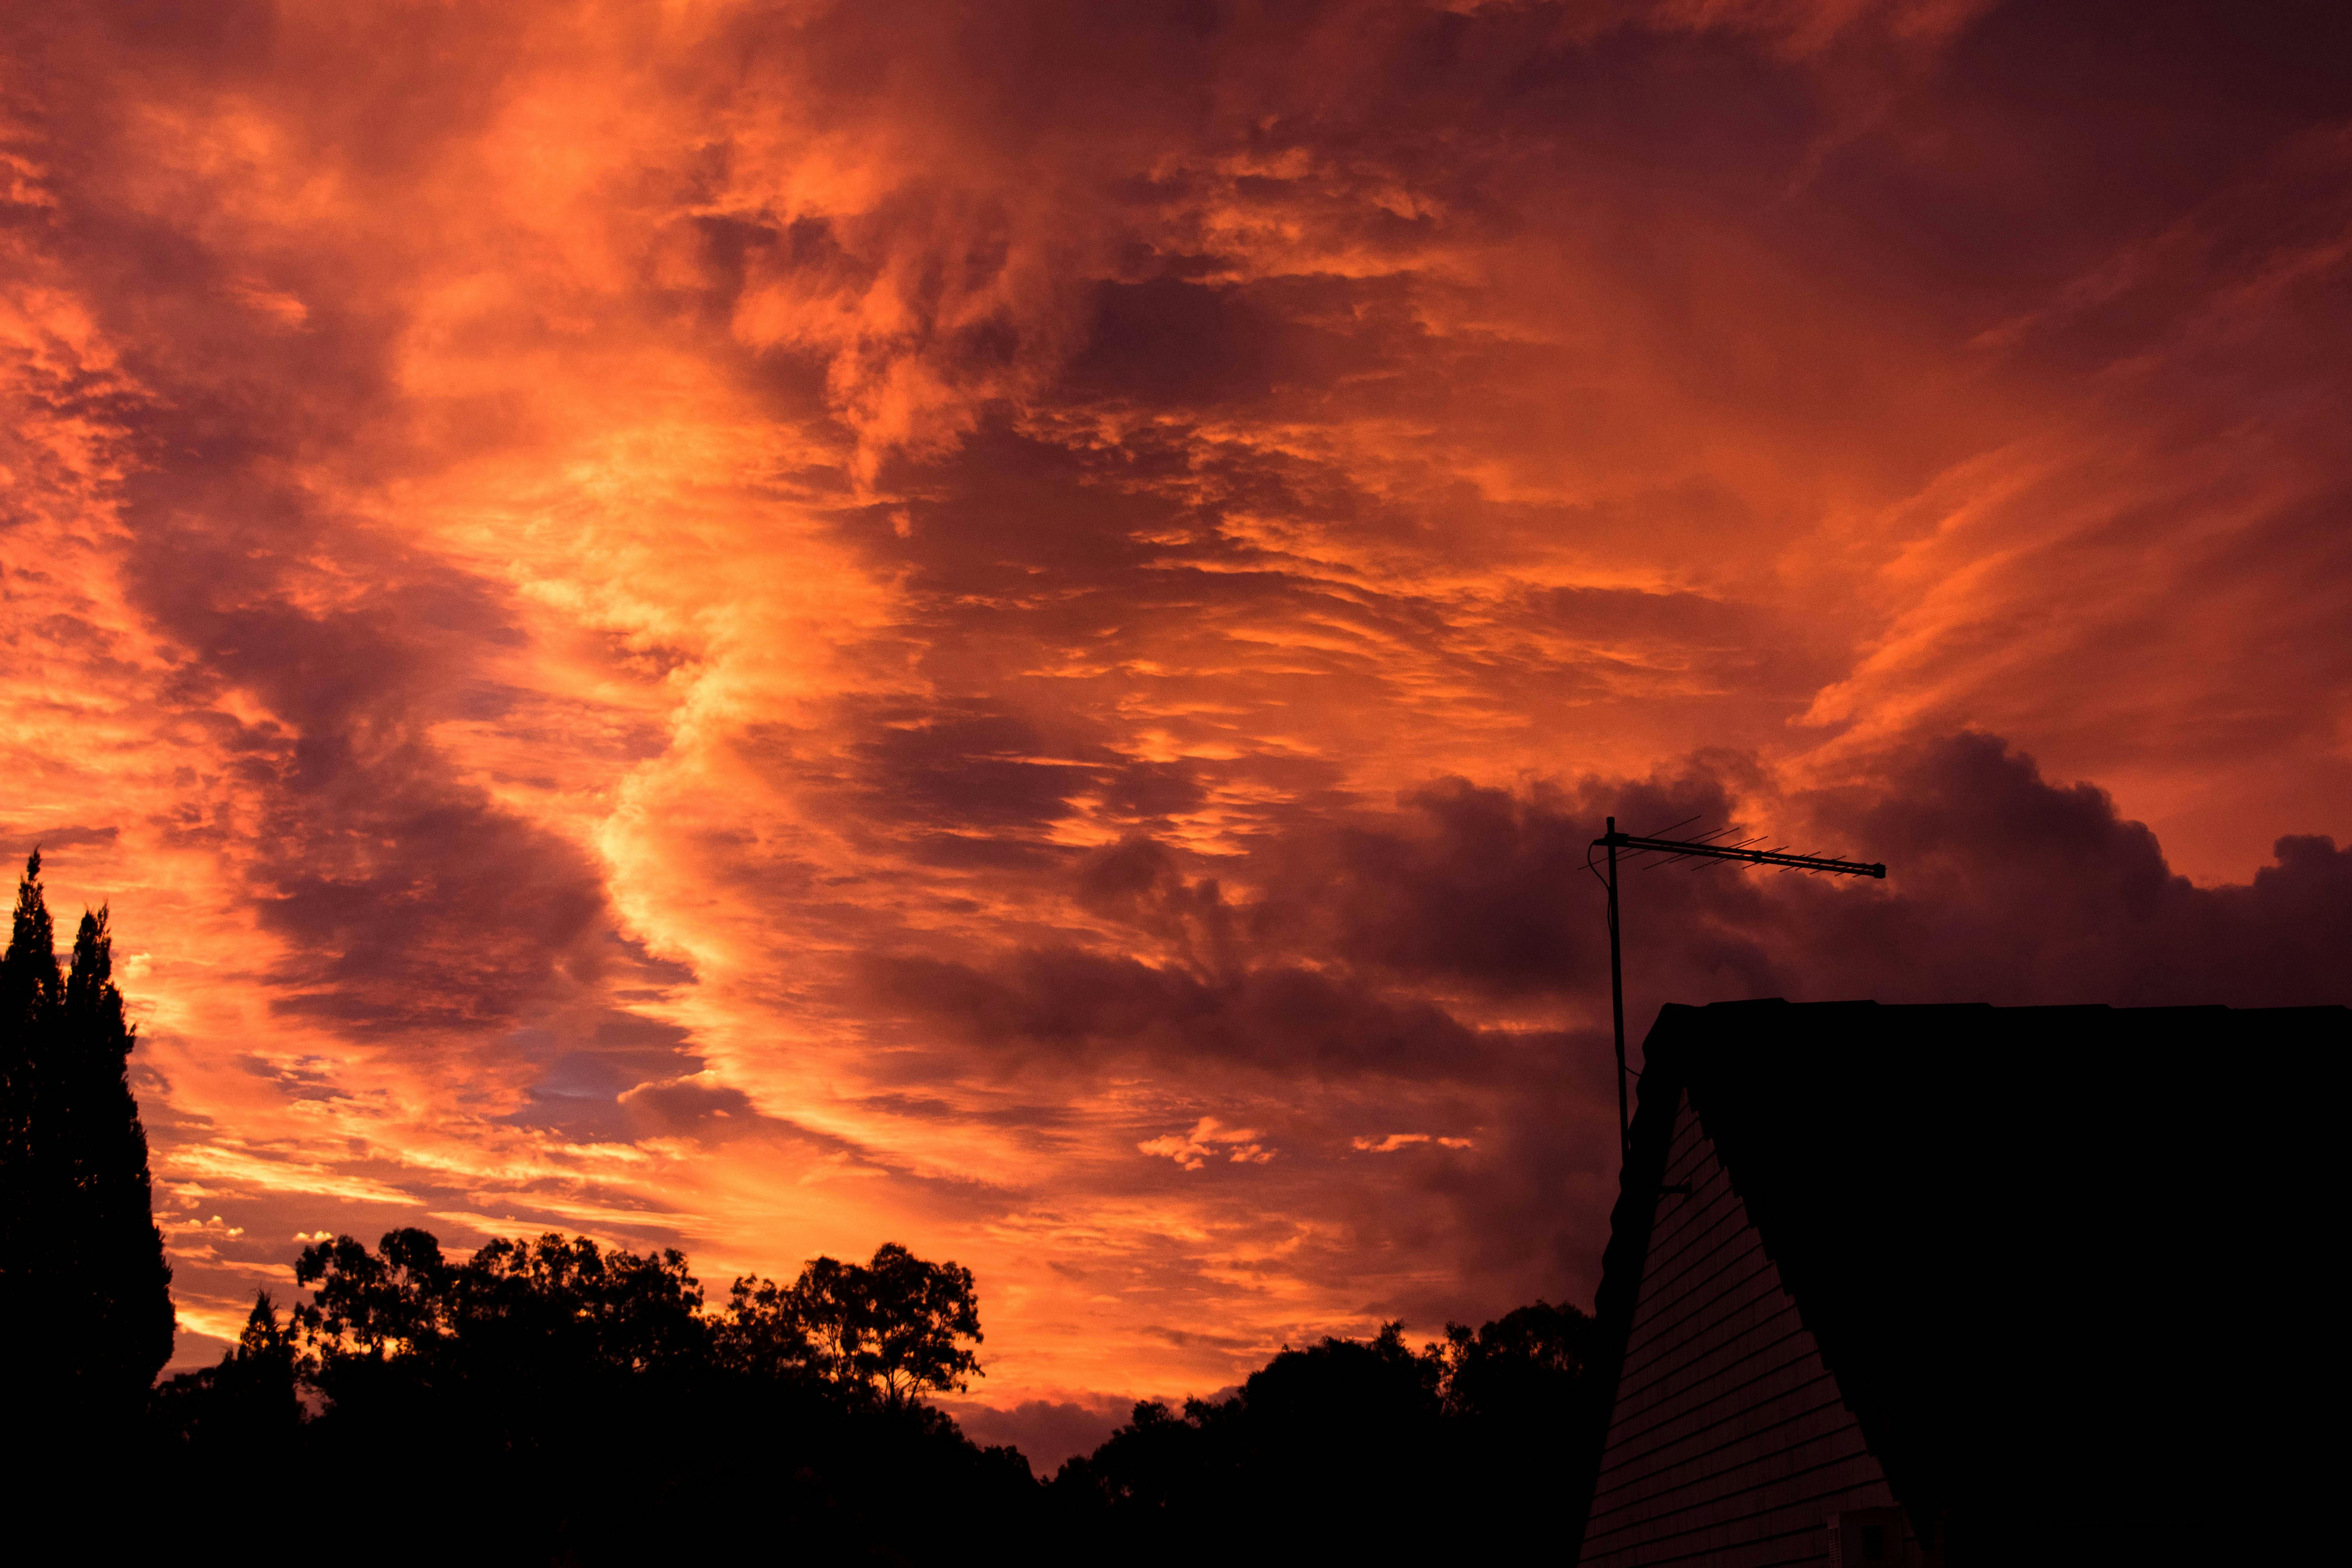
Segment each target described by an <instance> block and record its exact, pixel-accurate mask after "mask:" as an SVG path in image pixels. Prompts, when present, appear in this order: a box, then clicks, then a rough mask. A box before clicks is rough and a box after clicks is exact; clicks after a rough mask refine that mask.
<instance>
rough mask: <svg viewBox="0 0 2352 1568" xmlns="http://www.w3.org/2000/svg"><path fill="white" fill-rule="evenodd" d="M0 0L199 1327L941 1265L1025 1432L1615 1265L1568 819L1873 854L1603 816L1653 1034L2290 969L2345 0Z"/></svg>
mask: <svg viewBox="0 0 2352 1568" xmlns="http://www.w3.org/2000/svg"><path fill="white" fill-rule="evenodd" d="M7 15H8V19H9V23H10V31H11V36H12V37H15V38H17V39H19V40H21V44H20V47H17V48H16V49H13V50H12V51H11V58H10V60H9V62H8V63H7V64H6V65H5V67H0V71H5V79H0V276H5V279H6V280H7V285H8V287H7V289H6V291H5V299H0V396H5V400H6V404H7V417H6V418H5V420H0V498H5V499H0V508H4V509H5V510H0V530H5V531H0V637H5V649H6V657H5V660H0V714H5V721H0V744H5V747H6V764H7V767H8V770H9V772H8V776H9V778H10V780H11V784H12V787H11V789H10V791H9V792H8V793H7V795H6V796H5V799H0V844H5V846H7V847H13V848H15V849H16V850H17V851H19V852H21V851H22V850H24V849H28V848H30V847H32V846H33V845H34V844H36V843H39V844H41V845H42V846H43V847H44V848H45V853H46V857H47V865H48V867H49V875H50V883H51V887H52V889H53V896H54V897H55V898H56V900H57V901H58V902H59V903H60V904H63V905H66V906H67V907H68V908H69V907H70V902H71V900H74V899H76V898H87V899H88V900H89V901H91V902H93V903H95V902H97V901H100V900H111V902H112V905H113V909H114V924H115V929H116V930H117V931H118V932H119V933H120V936H121V952H122V954H123V956H124V979H125V986H126V990H127V991H129V992H130V994H131V996H132V998H133V1000H134V1002H135V1003H136V1004H137V1005H138V1006H139V1007H140V1009H141V1017H142V1039H143V1041H144V1044H143V1045H142V1048H141V1051H140V1053H139V1056H138V1058H137V1060H138V1064H139V1067H138V1071H139V1073H140V1079H139V1089H140V1093H141V1096H142V1105H143V1106H144V1107H145V1108H146V1112H147V1116H148V1121H149V1125H150V1127H151V1130H152V1133H153V1136H154V1140H155V1146H156V1160H157V1167H158V1172H159V1176H160V1178H161V1180H162V1182H163V1189H162V1190H163V1192H164V1194H166V1195H165V1197H164V1199H163V1204H164V1206H165V1209H166V1211H167V1212H166V1214H165V1216H164V1217H165V1221H166V1225H167V1233H168V1234H169V1236H170V1237H171V1241H172V1246H173V1258H174V1267H175V1268H176V1269H177V1270H178V1274H177V1279H178V1281H179V1289H180V1292H181V1302H180V1304H181V1309H182V1316H183V1324H184V1330H186V1331H188V1332H187V1333H186V1334H184V1347H188V1348H187V1353H188V1354H189V1356H190V1358H191V1359H204V1358H205V1351H204V1345H205V1342H204V1341H203V1340H202V1339H201V1338H199V1337H197V1336H199V1335H201V1334H204V1333H212V1334H220V1333H223V1332H227V1331H233V1330H234V1327H235V1325H236V1323H237V1322H238V1321H241V1319H242V1315H243V1304H244V1302H245V1300H249V1295H250V1291H251V1290H252V1289H254V1288H255V1287H256V1286H257V1285H259V1284H265V1283H267V1284H270V1285H272V1286H275V1287H278V1288H281V1289H282V1288H283V1286H284V1285H285V1283H286V1268H287V1265H288V1263H289V1260H290V1258H291V1257H292V1255H293V1253H294V1252H295V1251H296V1250H297V1248H298V1247H299V1241H298V1240H297V1237H307V1236H312V1235H315V1234H317V1233H319V1232H320V1231H321V1230H349V1231H353V1232H357V1233H359V1234H362V1235H371V1234H373V1233H374V1232H375V1231H376V1230H379V1229H382V1228H384V1227H386V1226H390V1225H392V1224H395V1223H421V1224H425V1225H427V1226H430V1227H431V1228H434V1229H436V1231H437V1232H439V1233H440V1234H441V1235H442V1236H443V1237H444V1238H445V1240H446V1241H449V1242H450V1243H451V1244H453V1245H459V1246H462V1245H467V1244H470V1243H472V1242H475V1241H478V1240H479V1239H481V1238H482V1237H486V1236H488V1235H491V1234H499V1233H511V1232H514V1231H517V1230H523V1229H532V1228H538V1227H542V1226H563V1227H567V1228H573V1229H583V1230H587V1231H590V1232H592V1233H594V1234H597V1235H600V1236H603V1237H608V1238H611V1239H615V1240H621V1241H625V1242H627V1243H629V1244H631V1245H636V1246H645V1245H653V1244H662V1245H669V1244H676V1245H679V1246H683V1247H687V1248H688V1250H690V1251H691V1252H692V1254H693V1255H694V1257H695V1258H696V1260H697V1262H698V1266H699V1267H700V1268H702V1270H703V1271H704V1274H705V1276H706V1278H707V1279H719V1280H723V1279H726V1278H728V1277H729V1276H730V1275H731V1274H732V1273H735V1272H739V1271H750V1270H758V1271H761V1272H765V1273H769V1274H778V1273H789V1272H790V1271H792V1270H793V1268H796V1267H797V1266H798V1263H799V1261H800V1260H801V1259H803V1258H806V1257H808V1256H811V1255H813V1254H814V1253H816V1252H819V1251H830V1252H832V1253H834V1254H835V1255H836V1256H863V1255H865V1253H866V1252H868V1251H870V1250H871V1249H872V1247H873V1246H874V1245H875V1243H876V1242H877V1241H879V1240H881V1239H885V1238H888V1239H897V1240H900V1241H904V1242H906V1243H907V1244H908V1245H909V1246H912V1247H915V1248H916V1249H917V1250H918V1251H919V1252H921V1253H923V1254H925V1255H927V1256H932V1257H953V1258H957V1259H958V1260H959V1261H961V1262H963V1263H965V1264H967V1265H969V1266H971V1267H972V1268H974V1269H975V1270H976V1271H977V1273H978V1275H979V1278H980V1283H981V1289H982V1300H983V1308H984V1311H985V1315H986V1319H987V1321H988V1324H989V1329H990V1337H989V1346H988V1349H989V1352H990V1361H989V1363H988V1364H989V1380H988V1381H987V1383H985V1384H982V1388H983V1389H984V1391H985V1394H986V1397H987V1398H988V1400H989V1401H990V1402H991V1404H992V1405H993V1406H997V1407H1001V1411H1002V1413H1003V1414H1002V1417H1001V1419H1000V1418H999V1417H997V1416H977V1417H975V1419H977V1420H980V1421H981V1422H982V1424H983V1425H985V1424H986V1423H987V1422H989V1421H997V1422H998V1426H996V1427H991V1428H990V1429H991V1430H998V1429H1000V1428H1001V1429H1002V1430H1003V1431H1005V1432H1013V1431H1016V1430H1017V1431H1021V1432H1030V1431H1034V1432H1035V1433H1036V1434H1038V1435H1039V1436H1038V1437H1037V1440H1038V1441H1041V1442H1045V1443H1046V1444H1048V1446H1052V1445H1057V1444H1066V1443H1083V1442H1084V1441H1085V1440H1086V1439H1085V1436H1084V1434H1085V1432H1086V1431H1091V1430H1093V1424H1094V1423H1096V1422H1097V1420H1099V1419H1101V1418H1102V1416H1103V1413H1104V1412H1105V1411H1111V1412H1114V1413H1116V1410H1117V1408H1118V1400H1119V1399H1120V1398H1121V1397H1123V1396H1125V1395H1128V1394H1163V1395H1164V1394H1183V1393H1205V1392H1210V1391H1213V1390H1214V1389H1215V1388H1218V1387H1220V1386H1223V1385H1224V1384H1229V1383H1231V1382H1233V1381H1234V1379H1235V1378H1236V1377H1237V1376H1238V1375H1239V1374H1240V1373H1242V1372H1244V1371H1245V1370H1246V1369H1247V1368H1248V1367H1250V1366H1252V1365H1254V1364H1255V1363H1257V1362H1258V1361H1260V1360H1262V1359H1263V1357H1264V1356H1265V1353H1266V1352H1268V1351H1270V1350H1271V1349H1272V1348H1274V1347H1275V1346H1276V1345H1278V1344H1279V1343H1281V1342H1285V1341H1286V1340H1288V1341H1291V1342H1298V1341H1301V1340H1304V1339H1307V1338H1310V1337H1313V1336H1316V1335H1319V1334H1321V1333H1325V1332H1361V1331H1365V1330H1366V1329H1368V1328H1369V1327H1370V1325H1371V1324H1373V1323H1374V1322H1376V1321H1380V1320H1381V1319H1385V1318H1389V1317H1396V1316H1402V1317H1404V1318H1406V1319H1407V1320H1408V1321H1411V1322H1412V1323H1413V1324H1415V1325H1416V1326H1417V1327H1433V1326H1434V1325H1435V1324H1437V1323H1438V1322H1439V1321H1442V1320H1444V1318H1446V1317H1449V1316H1452V1317H1472V1318H1475V1317H1476V1316H1478V1315H1480V1314H1490V1313H1492V1312H1494V1311H1496V1310H1501V1309H1504V1308H1507V1307H1508V1306H1511V1305H1514V1304H1516V1303H1517V1302H1519V1301H1522V1300H1528V1299H1531V1298H1533V1297H1534V1296H1536V1295H1538V1294H1543V1295H1548V1296H1549V1297H1551V1298H1553V1299H1555V1300H1557V1299H1560V1298H1562V1297H1566V1298H1569V1299H1579V1298H1581V1297H1584V1296H1586V1295H1588V1294H1589V1292H1590V1289H1591V1286H1592V1283H1593V1275H1594V1271H1595V1269H1596V1268H1597V1261H1598V1258H1599V1253H1600V1247H1601V1239H1602V1229H1603V1226H1605V1216H1606V1212H1607V1204H1608V1200H1609V1197H1610V1194H1611V1188H1612V1184H1613V1179H1614V1170H1613V1156H1612V1153H1611V1151H1612V1148H1613V1139H1614V1127H1613V1117H1614V1104H1613V1100H1614V1095H1613V1089H1612V1085H1611V1084H1610V1082H1609V1068H1608V1060H1609V1047H1608V1040H1607V1021H1608V1018H1607V987H1606V974H1605V963H1606V958H1605V945H1604V942H1603V939H1602V935H1601V919H1600V903H1599V897H1598V890H1597V888H1596V887H1595V885H1594V883H1593V881H1592V879H1591V877H1590V875H1589V874H1588V872H1587V870H1586V868H1585V856H1586V848H1587V846H1588V845H1589V843H1590V840H1591V838H1592V837H1593V836H1594V835H1595V834H1597V833H1598V832H1599V831H1600V824H1601V819H1602V818H1603V817H1604V816H1617V817H1619V818H1620V819H1621V821H1622V823H1624V824H1625V825H1626V826H1632V827H1634V828H1637V829H1646V828H1657V827H1663V826H1666V825H1668V824H1670V823H1677V822H1680V821H1682V820H1683V819H1685V818H1690V817H1696V818H1699V819H1701V820H1703V821H1704V822H1705V823H1706V824H1707V825H1709V826H1744V827H1746V828H1747V829H1748V830H1750V831H1754V832H1766V831H1769V832H1772V833H1773V834H1775V835H1776V836H1777V837H1776V841H1780V840H1786V841H1789V842H1791V843H1795V844H1796V845H1797V846H1798V847H1806V848H1820V849H1823V850H1829V851H1843V852H1848V853H1853V854H1857V855H1864V856H1867V857H1868V858H1873V859H1884V860H1885V861H1886V862H1887V863H1888V864H1889V865H1890V867H1891V868H1892V875H1891V876H1890V878H1889V879H1888V880H1887V882H1885V884H1883V885H1880V884H1872V885H1868V886H1856V885H1853V884H1851V883H1847V882H1840V883H1837V884H1835V885H1832V884H1829V883H1826V882H1824V881H1822V880H1820V879H1801V878H1786V877H1780V878H1774V877H1764V876H1759V875H1757V874H1755V873H1750V872H1744V871H1732V870H1720V869H1718V870H1714V871H1694V870H1690V869H1687V868H1685V869H1666V870H1658V871H1652V872H1638V873H1635V874H1633V876H1632V878H1631V879H1630V880H1629V882H1628V884H1627V900H1626V932H1627V939H1628V943H1629V946H1628V959H1627V972H1628V973H1627V978H1628V984H1629V991H1630V995H1629V1014H1630V1016H1632V1017H1633V1019H1634V1020H1635V1021H1636V1026H1637V1028H1638V1026H1639V1024H1640V1023H1641V1021H1643V1020H1645V1019H1646V1018H1647V1017H1648V1016H1650V1014H1651V1013H1652V1012H1653V1011H1654V1008H1655V1006H1656V1005H1658V1004H1659V1003H1661V1002H1664V1001H1667V1000H1680V1001H1706V1000H1714V999H1718V998H1723V997H1732V996H1746V995H1766V994H1781V995H1788V996H1790V997H1797V998H1823V997H1836V996H1876V997H1879V998H1882V999H1885V1000H1888V1001H1941V1000H1960V999H1967V1000H1985V1001H1992V1002H2009V1003H2026V1002H2075V1001H2103V1002H2112V1003H2118V1004H2135V1003H2173V1002H2198V1003H2201V1002H2221V1003H2231V1004H2235V1005H2265V1004H2292V1003H2305V1002H2340V1001H2347V1000H2352V995H2347V992H2346V989H2345V986H2346V982H2345V979H2344V975H2345V968H2344V965H2343V964H2342V963H2341V953H2340V951H2339V949H2340V945H2341V942H2340V933H2341V932H2342V931H2345V930H2347V929H2352V850H2347V849H2339V848H2337V847H2336V844H2337V843H2338V842H2343V841H2347V840H2352V816H2347V805H2346V803H2347V801H2352V761H2347V755H2352V753H2347V739H2346V737H2347V729H2346V720H2347V711H2352V702H2347V691H2352V651H2347V650H2352V641H2347V638H2346V637H2344V636H2343V635H2342V632H2341V629H2340V628H2341V627H2342V626H2343V625H2344V624H2346V616H2347V610H2352V605H2347V582H2352V554H2347V550H2352V546H2347V542H2346V541H2347V538H2352V534H2347V531H2346V530H2345V529H2344V527H2343V526H2342V523H2343V521H2344V519H2345V517H2346V515H2347V504H2352V479H2347V469H2346V467H2345V463H2344V454H2343V448H2342V442H2341V438H2340V434H2339V431H2338V426H2339V425H2340V410H2341V408H2342V407H2343V405H2344V402H2345V397H2346V394H2347V391H2352V387H2347V384H2346V377H2347V371H2346V368H2345V367H2346V366H2347V365H2352V352H2347V351H2352V342H2347V325H2346V319H2345V316H2344V313H2343V312H2342V311H2341V310H2340V309H2339V308H2337V305H2336V301H2337V300H2339V299H2340V297H2341V294H2342V290H2343V287H2344V284H2345V280H2346V279H2345V270H2346V267H2347V257H2352V206H2347V200H2346V197H2345V195H2344V192H2345V191H2346V190H2347V188H2352V187H2347V182H2346V181H2345V178H2344V175H2345V174H2346V173H2347V169H2352V101H2348V100H2347V89H2346V87H2345V83H2344V81H2343V79H2342V72H2341V71H2340V69H2338V68H2336V66H2335V64H2334V62H2335V61H2336V59H2339V58H2341V57H2342V48H2341V46H2342V45H2343V44H2344V43H2346V42H2347V41H2352V40H2347V39H2345V38H2344V37H2342V33H2343V30H2344V27H2345V25H2346V24H2345V23H2344V22H2343V21H2342V20H2341V19H2340V18H2337V17H2336V16H2334V14H2333V13H2331V12H2325V11H2314V12H2312V13H2311V14H2308V15H2296V14H2294V13H2292V11H2291V10H2290V11H2284V12H2282V11H2269V12H2265V13H2263V15H2261V16H2252V15H2248V16H2238V15H2234V14H2232V15H2227V16H2225V15H2222V14H2221V13H2220V12H2218V11H2215V10H2211V9H2209V8H2203V7H2191V6H2155V7H2150V6H2147V5H2133V6H2130V7H2128V8H2126V7H2121V6H2116V7H2102V6H2097V5H2094V6H2088V7H2084V6H2073V7H2067V8H2065V9H2064V11H2063V14H2059V13H2053V12H2052V11H2051V10H2050V9H2049V8H2047V7H2032V6H2023V5H1990V4H1972V3H1967V0H1961V3H1953V0H1937V3H1914V4H1886V5H1874V4H1851V3H1845V0H1839V3H1835V4H1830V3H1823V4H1820V5H1800V6H1769V7H1768V6H1750V5H1685V4H1679V3H1671V0H1670V3H1662V4H1633V3H1625V4H1605V3H1604V4H1590V5H1534V4H1529V5H1468V6H1435V5H1402V4H1374V3H1360V4H1341V3H1332V4H1298V5H1287V4H1284V5H1274V4H1260V5H1252V4H1241V3H1237V0H1236V3H1204V4H1178V5H1165V6H1129V7H1118V8H1115V9H1113V10H1108V11H1107V10H1105V9H1104V8H1103V7H1099V6H1081V5H1053V4H1027V3H1023V4H998V5H985V6H978V5H950V4H866V5H855V6H852V5H827V4H814V3H812V4H799V5H782V6H772V5H762V6H750V5H740V6H739V5H724V4H710V5H688V6H654V5H642V6H640V5H566V4H548V5H512V6H506V7H501V8H499V9H498V10H497V11H496V12H495V13H477V12H465V11H450V12H432V13H429V14H427V13H419V12H416V11H415V10H414V9H412V8H405V7H395V6H389V5H386V6H373V5H348V6H341V7H337V8H335V9H334V10H333V11H332V13H331V14H330V13H328V12H323V11H317V10H311V9H305V8H301V7H293V6H278V5H266V4H257V3H239V4H231V5H215V6H206V7H202V8H199V9H196V10H191V11H188V12H186V13H185V14H181V13H172V14H170V15H165V14H162V13H158V12H155V11H153V10H152V8H147V7H137V6H127V5H126V6H110V5H89V6H82V7H78V8H75V9H73V10H72V11H70V12H60V11H58V10H57V9H56V8H53V7H32V6H21V7H16V8H14V9H12V10H10V11H9V12H8V13H7ZM2126 23H2128V25H2126ZM2077 781H2091V782H2087V783H2084V782H2077ZM2331 835H2332V836H2333V837H2330V836H2331ZM1008 1423H1009V1425H1008ZM1073 1434H1076V1436H1073Z"/></svg>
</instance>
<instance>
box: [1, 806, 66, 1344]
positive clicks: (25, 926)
mask: <svg viewBox="0 0 2352 1568" xmlns="http://www.w3.org/2000/svg"><path fill="white" fill-rule="evenodd" d="M64 1001H65V977H64V976H63V975H61V974H60V973H58V953H57V933H56V931H55V930H54V929H53V928H52V927H51V925H50V923H49V907H48V904H47V900H44V899H43V898H42V896H41V854H40V851H39V850H35V851H34V852H33V855H32V858H30V859H28V860H26V862H25V879H24V880H23V881H22V882H20V883H18V884H17V885H16V919H15V921H13V922H12V924H11V925H10V927H9V931H8V949H7V951H6V952H5V953H0V1343H7V1344H13V1345H22V1344H26V1343H27V1341H26V1339H25V1337H24V1333H23V1330H24V1328H25V1327H26V1326H27V1324H28V1323H29V1322H30V1321H31V1320H30V1318H29V1317H28V1316H27V1314H28V1313H29V1312H30V1311H31V1301H32V1298H33V1297H34V1296H35V1295H36V1294H37V1287H36V1285H35V1280H36V1279H37V1277H38V1275H39V1274H40V1272H41V1270H40V1268H39V1267H38V1261H37V1255H38V1251H39V1246H40V1243H39V1240H38V1237H37V1230H38V1229H39V1228H40V1227H39V1226H38V1225H37V1216H38V1215H39V1213H40V1211H41V1206H42V1205H41V1203H40V1194H41V1189H42V1186H43V1184H42V1182H41V1180H40V1175H39V1173H38V1172H37V1170H36V1164H37V1162H36V1160H35V1157H34V1127H35V1125H36V1124H37V1122H38V1121H40V1117H39V1115H38V1113H37V1109H36V1105H37V1100H39V1098H40V1089H41V1087H42V1084H41V1079H42V1073H41V1071H40V1067H41V1063H42V1062H43V1060H44V1059H45V1058H46V1057H47V1054H48V1053H47V1049H46V1046H47V1037H48V1036H49V1034H50V1032H51V1030H52V1028H53V1026H54V1025H55V1022H56V1018H57V1013H58V1007H59V1006H60V1005H62V1004H63V1003H64Z"/></svg>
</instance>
